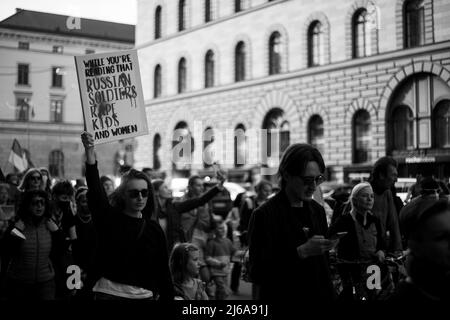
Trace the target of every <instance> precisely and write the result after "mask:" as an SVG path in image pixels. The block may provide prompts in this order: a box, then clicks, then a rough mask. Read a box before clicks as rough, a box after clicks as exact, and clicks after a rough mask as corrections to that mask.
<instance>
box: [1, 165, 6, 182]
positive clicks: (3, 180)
mask: <svg viewBox="0 0 450 320" xmlns="http://www.w3.org/2000/svg"><path fill="white" fill-rule="evenodd" d="M0 182H6V178H5V175H4V174H3V171H2V168H0Z"/></svg>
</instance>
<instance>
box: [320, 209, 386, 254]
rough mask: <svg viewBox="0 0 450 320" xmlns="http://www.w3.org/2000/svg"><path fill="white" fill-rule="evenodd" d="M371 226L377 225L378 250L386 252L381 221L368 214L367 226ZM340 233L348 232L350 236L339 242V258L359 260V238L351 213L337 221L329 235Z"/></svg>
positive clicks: (347, 235)
mask: <svg viewBox="0 0 450 320" xmlns="http://www.w3.org/2000/svg"><path fill="white" fill-rule="evenodd" d="M371 224H375V227H376V229H377V248H376V250H377V251H378V250H385V249H386V246H385V243H384V240H383V236H382V231H381V225H380V221H379V220H378V218H377V217H376V216H374V215H371V214H368V215H367V224H366V226H370V225H371ZM338 232H348V234H346V235H345V236H344V237H343V238H342V239H340V240H339V245H338V247H337V249H338V256H339V258H342V259H345V260H357V259H359V258H360V256H359V242H358V236H357V235H356V228H355V222H354V220H353V217H352V215H351V214H350V212H346V213H344V214H343V215H342V216H340V217H339V218H338V219H337V220H336V222H335V223H334V224H333V225H331V227H330V230H329V232H328V234H329V235H330V236H332V235H334V234H336V233H338Z"/></svg>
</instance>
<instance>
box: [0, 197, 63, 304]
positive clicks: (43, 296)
mask: <svg viewBox="0 0 450 320" xmlns="http://www.w3.org/2000/svg"><path fill="white" fill-rule="evenodd" d="M17 218H18V219H17V221H16V222H15V224H13V226H12V228H11V229H10V230H9V232H8V233H7V235H6V239H5V246H4V247H5V248H6V256H7V260H8V263H7V264H8V268H7V270H6V277H7V281H6V295H7V298H8V299H10V300H53V299H55V272H54V268H53V266H54V263H53V262H52V259H51V258H53V259H54V258H57V257H58V255H59V254H60V253H61V252H62V248H63V245H62V243H63V241H64V235H63V232H62V230H61V229H59V228H58V226H57V224H56V223H55V221H54V220H53V219H52V218H51V207H50V202H49V199H48V197H47V195H46V193H45V191H42V190H32V191H26V192H25V193H24V194H23V198H22V202H21V205H20V208H19V211H18V216H17Z"/></svg>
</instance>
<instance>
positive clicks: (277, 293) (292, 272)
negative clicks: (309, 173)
mask: <svg viewBox="0 0 450 320" xmlns="http://www.w3.org/2000/svg"><path fill="white" fill-rule="evenodd" d="M304 228H309V232H308V233H309V237H311V236H313V235H323V236H325V235H326V233H327V220H326V216H325V211H324V209H323V207H322V206H320V205H319V204H318V203H316V202H315V201H309V202H304V207H302V208H292V207H291V206H290V204H289V200H288V199H287V196H286V195H285V193H284V191H280V192H279V193H278V194H276V195H275V196H274V197H272V198H270V199H269V200H267V202H265V203H264V204H263V205H261V206H260V207H259V208H257V209H256V210H255V211H254V212H253V214H252V216H251V219H250V225H249V254H250V260H249V272H250V277H251V279H252V282H254V283H256V284H258V285H259V286H260V295H261V299H263V300H278V299H279V300H283V301H285V300H295V301H311V300H313V301H321V302H324V301H331V300H333V298H334V291H333V286H332V283H331V276H330V270H329V266H328V258H327V256H325V255H319V256H314V257H309V258H306V259H300V258H299V256H298V253H297V247H298V246H300V245H302V244H304V243H305V242H306V241H307V240H308V236H307V235H306V234H305V232H304V230H305V229H304Z"/></svg>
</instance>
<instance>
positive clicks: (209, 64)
mask: <svg viewBox="0 0 450 320" xmlns="http://www.w3.org/2000/svg"><path fill="white" fill-rule="evenodd" d="M213 86H214V52H213V51H212V50H208V52H207V53H206V55H205V88H210V87H213Z"/></svg>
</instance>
